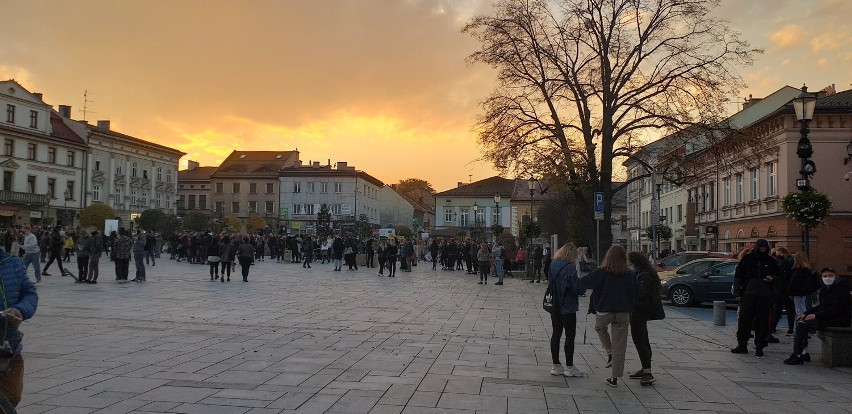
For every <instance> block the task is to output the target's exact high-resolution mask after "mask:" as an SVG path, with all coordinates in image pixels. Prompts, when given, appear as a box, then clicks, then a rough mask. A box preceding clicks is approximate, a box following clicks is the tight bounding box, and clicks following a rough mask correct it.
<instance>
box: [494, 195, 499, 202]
mask: <svg viewBox="0 0 852 414" xmlns="http://www.w3.org/2000/svg"><path fill="white" fill-rule="evenodd" d="M494 202H495V203H500V194H494Z"/></svg>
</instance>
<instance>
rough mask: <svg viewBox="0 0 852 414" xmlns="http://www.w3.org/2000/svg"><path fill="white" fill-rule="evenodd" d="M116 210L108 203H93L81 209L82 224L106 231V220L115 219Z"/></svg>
mask: <svg viewBox="0 0 852 414" xmlns="http://www.w3.org/2000/svg"><path fill="white" fill-rule="evenodd" d="M114 218H115V210H113V209H112V207H110V206H108V205H106V204H101V203H98V204H92V205H90V206H88V207H86V208H84V209H83V210H81V211H80V226H82V227H96V228H97V229H98V230H100V231H104V221H106V220H110V219H114Z"/></svg>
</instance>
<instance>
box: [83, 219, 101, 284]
mask: <svg viewBox="0 0 852 414" xmlns="http://www.w3.org/2000/svg"><path fill="white" fill-rule="evenodd" d="M86 250H87V251H88V253H89V274H88V275H87V276H86V283H91V284H93V285H94V284H97V283H98V274H99V273H100V267H99V265H100V262H101V255H102V254H103V253H104V238H103V237H101V235H100V233H98V231H97V230H94V231H92V233H91V235H90V237H89V243H88V245H87V246H86Z"/></svg>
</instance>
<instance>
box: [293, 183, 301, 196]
mask: <svg viewBox="0 0 852 414" xmlns="http://www.w3.org/2000/svg"><path fill="white" fill-rule="evenodd" d="M293 192H294V193H301V192H302V183H299V182H294V183H293Z"/></svg>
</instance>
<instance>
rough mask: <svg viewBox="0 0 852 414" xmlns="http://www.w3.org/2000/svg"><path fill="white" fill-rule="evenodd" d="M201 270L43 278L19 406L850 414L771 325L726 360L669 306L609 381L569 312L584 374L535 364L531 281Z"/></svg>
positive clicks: (538, 320)
mask: <svg viewBox="0 0 852 414" xmlns="http://www.w3.org/2000/svg"><path fill="white" fill-rule="evenodd" d="M72 260H73V259H72ZM207 270H208V268H207V267H206V266H201V265H189V264H186V263H175V261H170V260H166V259H165V258H164V259H161V260H158V261H157V266H156V267H148V281H147V282H146V283H144V284H134V283H129V284H116V283H115V282H114V281H113V279H114V271H113V269H112V263H110V262H109V261H106V260H102V262H101V271H102V273H103V274H102V275H101V278H100V283H99V284H97V285H77V284H73V283H71V280H70V279H69V278H64V277H57V276H52V277H45V278H44V280H45V281H44V283H43V284H42V285H40V286H39V294H40V297H41V298H40V306H39V309H38V313H37V315H36V317H35V318H34V319H32V320H30V321H27V322H25V324H24V327H23V330H24V332H25V334H26V338H25V357H26V386H25V395H24V400H23V401H22V403H21V406H20V407H19V409H20V412H22V413H33V414H35V413H47V412H49V413H61V414H75V413H112V414H119V413H187V414H192V413H205V414H206V413H224V414H229V413H239V414H242V413H250V414H267V413H376V414H379V413H381V414H387V413H405V414H432V413H547V412H549V413H576V412H609V413H618V412H620V413H644V412H650V413H668V412H705V413H710V412H767V413H809V412H825V413H828V412H846V411H852V370H850V369H828V368H825V367H823V366H820V365H819V364H818V363H811V364H808V365H804V366H796V367H788V366H786V365H784V364H782V363H781V360H782V359H783V358H784V357H786V356H787V354H788V353H789V352H790V350H791V346H790V342H791V340H790V338H786V337H783V336H782V343H781V344H777V345H772V346H771V347H770V348H767V356H766V357H764V358H762V359H758V358H756V357H754V356H752V355H732V354H731V353H730V352H729V351H728V348H729V347H730V346H731V345H732V344H733V341H732V337H733V330H734V327H732V326H726V327H714V326H712V325H711V324H710V323H709V322H705V321H698V320H696V319H693V318H691V317H689V316H686V315H685V314H683V313H680V312H678V311H677V310H676V309H674V308H670V307H667V308H666V310H667V313H668V317H667V318H666V319H665V320H664V321H656V322H652V323H651V324H650V325H651V326H650V334H651V341H652V345H653V347H654V370H655V375H656V377H657V383H656V385H655V386H653V387H641V386H640V385H639V384H638V382H636V381H635V380H630V379H627V378H626V377H625V378H624V379H623V380H622V381H621V382H620V384H619V386H618V388H610V387H608V386H607V385H606V384H605V383H604V381H603V379H604V378H605V377H607V376H608V375H607V374H608V371H609V370H608V369H606V368H604V354H603V351H602V350H601V348H600V343H599V341H598V340H597V338H596V336H595V335H594V333H593V331H592V330H591V329H590V330H589V332H588V341H586V342H585V343H584V341H583V332H584V330H585V327H586V322H585V319H584V318H582V317H580V318H579V319H580V320H579V326H578V331H577V341H576V342H577V351H576V363H577V365H578V366H579V367H581V368H582V369H583V370H584V371H586V372H587V373H588V377H587V378H567V379H566V378H563V377H555V376H551V375H550V374H549V368H550V363H551V361H550V353H549V345H548V339H549V332H550V329H551V328H550V320H549V316H548V315H547V314H546V313H545V312H544V311H543V310H542V309H541V306H540V303H541V297H542V296H543V293H544V290H545V286H546V284H544V283H542V284H530V283H526V282H524V281H521V280H518V279H507V281H506V284H505V285H504V286H495V285H493V284H492V283H493V281H491V282H492V283H489V284H488V285H477V284H476V281H477V279H476V278H475V277H474V276H472V275H466V274H465V273H464V272H459V271H455V272H449V271H440V270H439V271H432V270H431V268H430V267H427V266H423V265H421V266H419V267H415V270H414V272H411V273H403V272H399V273H398V275H397V277H396V278H387V277H378V276H377V274H376V273H375V272H373V271H372V270H373V269H365V268H363V267H362V268H361V270H358V271H347V270H345V269H344V270H343V271H341V272H333V271H332V268H331V266H329V265H319V264H315V265H314V267H313V269H307V270H303V269H302V267H301V266H300V265H298V264H276V263H275V262H274V261H269V260H267V261H265V262H260V263H258V265H256V266H252V269H251V275H250V276H249V282H248V283H243V282H242V281H241V280H240V279H241V278H240V277H239V276H232V279H231V282H230V283H224V284H223V283H220V282H218V281H216V282H211V281H209V276H208V275H207ZM237 272H239V268H238V269H237ZM132 274H133V270H132V269H131V277H132ZM585 306H586V302H585V299H584V300H583V302H582V303H581V308H582V309H585ZM591 320H592V318H589V321H591ZM815 342H816V343H815V344H814V346H812V354H818V350H819V341H815ZM813 351H816V352H813ZM627 358H628V361H627V367H626V370H627V371H628V372H632V370H635V369H637V368H639V367H638V358H637V355H636V352H635V350H634V349H633V346H632V344H631V345H629V346H628V356H627Z"/></svg>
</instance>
